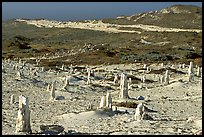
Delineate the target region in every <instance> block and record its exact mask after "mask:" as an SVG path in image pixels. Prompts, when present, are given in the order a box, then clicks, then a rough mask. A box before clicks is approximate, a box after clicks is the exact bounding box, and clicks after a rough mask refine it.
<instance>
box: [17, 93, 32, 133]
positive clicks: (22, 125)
mask: <svg viewBox="0 0 204 137" xmlns="http://www.w3.org/2000/svg"><path fill="white" fill-rule="evenodd" d="M16 132H31V124H30V110H29V106H28V98H27V97H25V96H23V95H20V96H19V110H18V117H17V120H16Z"/></svg>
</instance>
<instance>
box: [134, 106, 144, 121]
mask: <svg viewBox="0 0 204 137" xmlns="http://www.w3.org/2000/svg"><path fill="white" fill-rule="evenodd" d="M144 110H145V108H144V105H143V104H142V103H140V104H138V105H137V108H136V109H135V120H136V121H140V120H143V117H144Z"/></svg>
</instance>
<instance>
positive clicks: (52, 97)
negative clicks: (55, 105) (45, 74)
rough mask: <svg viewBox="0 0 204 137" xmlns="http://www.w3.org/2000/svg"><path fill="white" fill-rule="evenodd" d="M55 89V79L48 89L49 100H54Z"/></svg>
mask: <svg viewBox="0 0 204 137" xmlns="http://www.w3.org/2000/svg"><path fill="white" fill-rule="evenodd" d="M55 89H56V81H53V82H52V85H51V90H50V100H55Z"/></svg>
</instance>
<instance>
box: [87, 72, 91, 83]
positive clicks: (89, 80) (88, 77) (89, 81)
mask: <svg viewBox="0 0 204 137" xmlns="http://www.w3.org/2000/svg"><path fill="white" fill-rule="evenodd" d="M87 73H88V76H87V84H88V85H89V84H91V79H90V76H91V70H90V69H89V68H87Z"/></svg>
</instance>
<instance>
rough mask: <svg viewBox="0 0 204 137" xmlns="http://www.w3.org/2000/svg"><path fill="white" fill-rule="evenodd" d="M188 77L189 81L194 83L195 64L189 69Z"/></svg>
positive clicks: (191, 63) (191, 64)
mask: <svg viewBox="0 0 204 137" xmlns="http://www.w3.org/2000/svg"><path fill="white" fill-rule="evenodd" d="M188 77H189V79H188V80H189V81H193V80H194V70H193V62H190V65H189V68H188Z"/></svg>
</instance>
